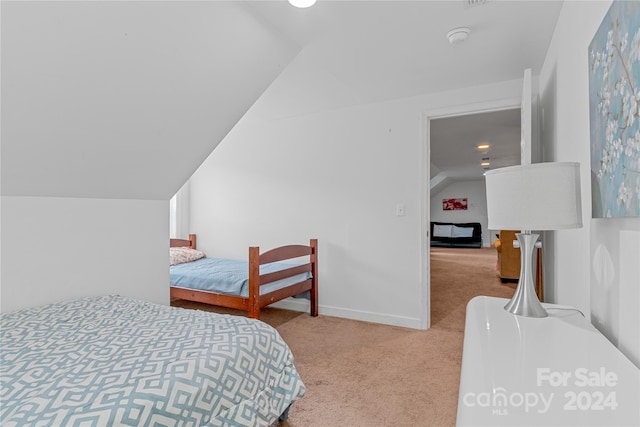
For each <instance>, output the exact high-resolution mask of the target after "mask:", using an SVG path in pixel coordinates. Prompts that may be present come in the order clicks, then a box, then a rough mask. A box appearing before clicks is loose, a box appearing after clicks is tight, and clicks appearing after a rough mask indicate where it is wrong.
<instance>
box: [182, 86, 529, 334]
mask: <svg viewBox="0 0 640 427" xmlns="http://www.w3.org/2000/svg"><path fill="white" fill-rule="evenodd" d="M521 84H522V82H521V80H514V81H509V82H504V83H499V84H493V85H487V86H481V87H474V88H467V89H460V90H455V91H449V92H442V93H438V94H432V95H428V96H426V95H425V96H419V97H414V98H408V99H402V100H396V101H390V102H384V103H376V104H367V105H359V106H354V107H349V108H342V109H335V110H329V111H323V112H319V113H313V114H308V115H303V116H298V117H289V118H281V119H275V118H268V112H264V111H261V105H260V101H258V104H257V105H255V106H254V107H253V108H252V110H250V111H249V113H248V114H247V115H246V116H245V117H244V118H243V119H242V120H241V121H240V122H239V123H238V125H237V126H236V127H235V128H234V129H233V130H232V132H230V134H229V135H228V136H227V138H226V139H225V140H224V141H223V142H222V143H221V144H220V145H219V146H218V148H216V150H215V151H214V153H213V154H212V155H211V156H210V157H209V158H208V159H207V160H206V161H205V162H204V163H203V165H202V166H201V167H200V169H198V171H197V172H196V173H195V174H194V176H193V177H192V179H191V221H190V223H191V231H192V232H195V233H197V234H198V236H199V237H198V245H199V247H200V248H202V249H203V250H204V251H205V252H207V253H208V254H211V255H221V256H229V257H240V258H246V256H247V255H246V252H247V246H249V245H251V244H257V245H260V246H262V247H265V248H268V247H272V246H275V245H280V244H286V243H292V242H305V241H307V239H309V238H312V237H315V238H318V239H319V258H320V263H319V266H320V285H319V304H320V311H321V312H322V313H325V314H330V315H336V316H343V317H348V318H355V319H362V320H370V321H376V322H381V323H388V324H395V325H401V326H409V327H416V328H418V327H420V325H421V324H422V323H421V321H422V320H423V317H424V316H425V308H426V307H425V306H424V304H423V303H422V302H421V301H422V300H423V296H424V295H425V287H424V286H423V280H425V278H424V273H423V271H422V267H423V265H422V260H421V254H422V251H423V248H422V246H421V245H422V242H423V240H424V239H423V234H424V235H425V236H426V230H423V221H424V220H423V216H424V217H426V216H428V214H429V211H428V207H427V208H426V210H423V207H422V206H421V205H422V203H423V200H424V195H423V192H424V191H425V188H426V185H428V176H429V174H428V170H423V165H424V169H426V168H427V165H426V164H427V161H426V148H425V146H424V145H425V144H424V138H425V132H424V123H423V112H425V111H429V110H435V109H440V108H443V107H453V106H459V105H467V104H478V103H481V102H485V101H488V100H502V99H506V98H514V97H515V98H516V99H519V98H520V92H521V90H522V88H521ZM267 95H268V94H267ZM423 183H424V184H423ZM398 203H404V204H405V207H406V215H405V216H401V217H398V216H396V215H395V212H396V205H397V204H398Z"/></svg>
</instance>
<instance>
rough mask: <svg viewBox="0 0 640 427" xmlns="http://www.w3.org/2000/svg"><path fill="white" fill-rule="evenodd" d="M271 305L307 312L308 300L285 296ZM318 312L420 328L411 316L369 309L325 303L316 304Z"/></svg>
mask: <svg viewBox="0 0 640 427" xmlns="http://www.w3.org/2000/svg"><path fill="white" fill-rule="evenodd" d="M271 307H276V308H282V309H285V310H292V311H300V312H304V313H308V312H309V301H308V300H307V299H304V298H287V299H285V300H282V301H278V302H276V303H274V304H271ZM318 312H319V313H320V314H322V315H324V316H333V317H341V318H344V319H350V320H360V321H362V322H371V323H381V324H383V325H391V326H400V327H403V328H411V329H422V327H421V322H420V319H417V318H413V317H405V316H397V315H394V314H384V313H373V312H370V311H361V310H352V309H347V308H339V307H330V306H326V305H318Z"/></svg>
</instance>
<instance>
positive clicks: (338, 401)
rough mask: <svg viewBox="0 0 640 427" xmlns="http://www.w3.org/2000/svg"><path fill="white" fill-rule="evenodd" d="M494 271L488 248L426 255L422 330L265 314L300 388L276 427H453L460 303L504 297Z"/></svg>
mask: <svg viewBox="0 0 640 427" xmlns="http://www.w3.org/2000/svg"><path fill="white" fill-rule="evenodd" d="M495 264H496V253H495V250H494V249H493V248H485V249H442V248H432V251H431V305H432V314H431V322H432V323H431V325H432V327H431V329H429V330H427V331H418V330H413V329H405V328H399V327H393V326H385V325H378V324H372V323H365V322H358V321H353V320H345V319H340V318H335V317H328V316H319V317H317V318H312V317H310V316H309V315H308V314H305V313H297V312H291V311H287V310H280V309H274V308H267V309H265V310H264V311H263V314H262V320H263V321H265V322H267V323H269V324H270V325H272V326H274V327H275V328H277V329H278V331H279V332H280V335H282V337H283V338H284V340H285V341H286V342H287V343H288V345H289V347H291V350H292V351H293V354H294V356H295V365H296V368H297V369H298V371H299V373H300V376H301V377H302V379H303V381H304V383H305V385H306V386H307V393H306V395H305V397H304V398H303V399H301V400H300V401H298V402H296V403H295V404H294V405H293V406H292V408H291V411H290V417H289V420H288V421H286V422H283V423H281V426H282V427H285V426H290V427H307V426H322V427H326V426H349V427H357V426H400V427H402V426H407V427H412V426H452V425H454V424H455V419H456V408H457V401H458V383H459V379H460V362H461V359H462V339H463V331H464V316H465V307H466V304H467V302H468V301H469V299H471V298H473V297H474V296H476V295H492V296H501V297H511V295H512V294H513V289H514V287H515V286H514V285H513V284H510V285H503V284H502V283H501V282H500V280H498V278H497V277H496V271H495ZM320 286H322V283H321V284H320ZM320 296H322V292H321V293H320ZM321 302H322V301H321ZM174 305H176V306H182V307H190V308H199V309H208V310H212V311H217V312H224V313H234V314H240V312H236V311H234V310H227V309H220V308H213V307H208V306H205V305H202V304H197V303H189V302H186V301H176V302H174Z"/></svg>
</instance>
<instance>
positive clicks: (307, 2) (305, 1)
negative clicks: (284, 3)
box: [289, 0, 316, 9]
mask: <svg viewBox="0 0 640 427" xmlns="http://www.w3.org/2000/svg"><path fill="white" fill-rule="evenodd" d="M315 3H316V0H289V4H291V5H292V6H295V7H299V8H300V9H304V8H307V7H311V6H313V5H314V4H315Z"/></svg>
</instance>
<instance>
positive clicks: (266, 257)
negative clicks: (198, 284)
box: [170, 234, 318, 319]
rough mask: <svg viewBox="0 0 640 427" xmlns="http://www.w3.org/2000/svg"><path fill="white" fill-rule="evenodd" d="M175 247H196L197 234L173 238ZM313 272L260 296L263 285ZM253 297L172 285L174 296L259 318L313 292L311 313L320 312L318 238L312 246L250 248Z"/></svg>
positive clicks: (310, 296) (250, 287) (171, 289)
mask: <svg viewBox="0 0 640 427" xmlns="http://www.w3.org/2000/svg"><path fill="white" fill-rule="evenodd" d="M170 245H171V247H190V248H192V249H196V235H195V234H190V235H189V240H185V239H171V242H170ZM300 257H307V258H308V262H307V263H305V264H301V265H296V266H294V267H290V268H287V269H284V270H280V271H276V272H273V273H266V274H262V275H261V274H260V266H261V265H264V264H269V263H272V262H278V261H287V260H294V259H296V258H300ZM307 272H309V273H311V277H310V278H309V279H306V280H303V281H301V282H298V283H295V284H292V285H289V286H287V287H285V288H281V289H278V290H276V291H273V292H269V293H267V294H263V295H260V287H261V286H263V285H266V284H268V283H272V282H275V281H277V280H281V279H285V278H288V277H293V276H296V275H298V274H302V273H307ZM248 273H249V296H248V297H241V296H234V295H224V294H218V293H215V292H208V291H200V290H194V289H186V288H178V287H174V286H171V287H170V295H171V297H172V298H180V299H184V300H188V301H196V302H201V303H205V304H211V305H217V306H220V307H228V308H235V309H240V310H246V311H247V312H248V315H249V317H251V318H255V319H259V318H260V309H261V308H262V307H265V306H267V305H269V304H272V303H274V302H276V301H280V300H283V299H285V298H288V297H291V296H294V295H298V294H300V293H302V292H306V291H309V299H310V310H309V311H310V314H311V316H317V315H318V241H317V239H311V240H310V241H309V246H305V245H288V246H281V247H278V248H275V249H271V250H269V251H266V252H264V253H262V254H261V253H260V248H259V247H257V246H252V247H250V248H249V272H248Z"/></svg>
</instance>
